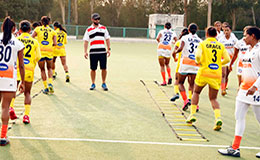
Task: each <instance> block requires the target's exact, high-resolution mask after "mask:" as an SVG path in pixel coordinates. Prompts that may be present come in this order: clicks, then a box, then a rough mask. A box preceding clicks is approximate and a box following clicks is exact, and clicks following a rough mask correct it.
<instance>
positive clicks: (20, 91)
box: [18, 82, 25, 93]
mask: <svg viewBox="0 0 260 160" xmlns="http://www.w3.org/2000/svg"><path fill="white" fill-rule="evenodd" d="M24 88H25V87H24V82H22V83H21V84H20V86H19V89H18V90H19V93H23V92H24Z"/></svg>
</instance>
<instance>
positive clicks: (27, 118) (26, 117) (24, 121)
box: [23, 115, 30, 124]
mask: <svg viewBox="0 0 260 160" xmlns="http://www.w3.org/2000/svg"><path fill="white" fill-rule="evenodd" d="M23 123H24V124H29V123H30V118H29V116H27V115H24V116H23Z"/></svg>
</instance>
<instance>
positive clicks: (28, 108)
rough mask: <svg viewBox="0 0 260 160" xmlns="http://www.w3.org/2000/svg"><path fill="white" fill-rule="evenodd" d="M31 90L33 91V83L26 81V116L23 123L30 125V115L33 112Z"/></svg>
mask: <svg viewBox="0 0 260 160" xmlns="http://www.w3.org/2000/svg"><path fill="white" fill-rule="evenodd" d="M31 89H32V82H27V81H25V90H24V109H25V110H24V116H23V123H25V124H28V123H30V119H29V115H30V111H31V103H32V99H31Z"/></svg>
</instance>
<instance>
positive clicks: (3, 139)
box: [0, 137, 10, 146]
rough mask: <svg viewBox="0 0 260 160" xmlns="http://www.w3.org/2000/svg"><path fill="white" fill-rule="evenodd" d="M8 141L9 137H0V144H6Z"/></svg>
mask: <svg viewBox="0 0 260 160" xmlns="http://www.w3.org/2000/svg"><path fill="white" fill-rule="evenodd" d="M9 143H10V141H9V139H8V138H7V137H6V138H1V139H0V146H6V145H8V144H9Z"/></svg>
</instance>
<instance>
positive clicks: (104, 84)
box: [101, 83, 108, 91]
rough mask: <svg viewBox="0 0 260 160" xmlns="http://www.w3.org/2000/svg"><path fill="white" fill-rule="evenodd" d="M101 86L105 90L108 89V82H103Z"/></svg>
mask: <svg viewBox="0 0 260 160" xmlns="http://www.w3.org/2000/svg"><path fill="white" fill-rule="evenodd" d="M101 87H102V88H103V89H104V91H108V88H107V85H106V83H103V84H102V85H101Z"/></svg>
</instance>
